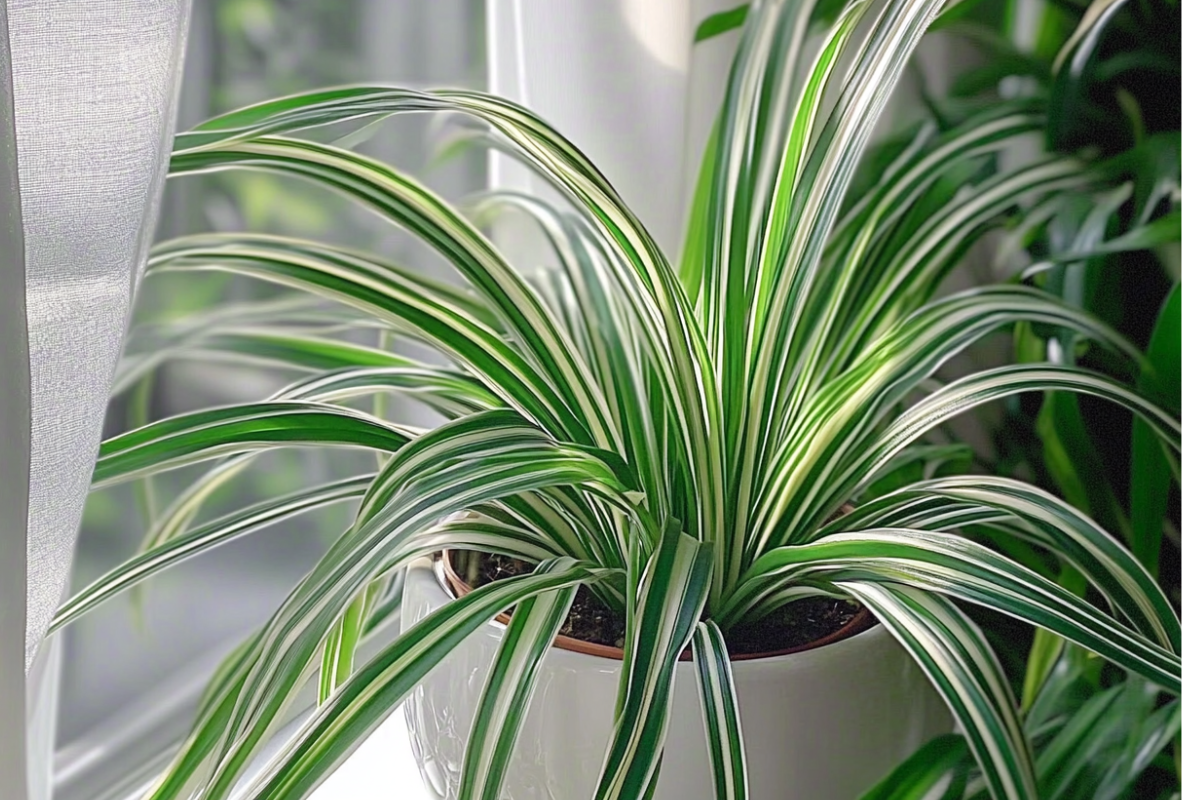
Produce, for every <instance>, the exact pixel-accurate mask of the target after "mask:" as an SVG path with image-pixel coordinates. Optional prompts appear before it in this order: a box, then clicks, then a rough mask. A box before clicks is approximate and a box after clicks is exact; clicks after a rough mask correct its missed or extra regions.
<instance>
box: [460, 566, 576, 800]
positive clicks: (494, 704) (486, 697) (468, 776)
mask: <svg viewBox="0 0 1200 800" xmlns="http://www.w3.org/2000/svg"><path fill="white" fill-rule="evenodd" d="M573 563H574V562H573V561H572V560H571V559H556V560H554V561H548V562H543V563H542V564H541V565H539V566H538V568H537V569H536V570H534V574H535V575H540V574H547V575H551V574H555V573H558V572H564V571H567V570H569V569H570V568H571V566H572V564H573ZM577 589H578V585H572V586H567V587H565V588H563V589H559V590H557V591H553V592H543V593H542V594H539V595H537V596H536V597H532V598H530V599H528V600H524V601H522V602H521V603H519V604H518V605H517V607H516V610H514V611H513V613H512V618H511V620H510V621H509V623H508V625H507V626H506V628H505V630H504V637H503V638H502V639H501V642H500V649H499V651H498V652H497V653H496V658H495V660H493V661H492V666H491V669H490V670H489V671H488V677H487V682H486V683H484V687H483V695H482V696H481V697H480V698H479V705H478V707H477V708H476V710H475V718H474V721H473V722H472V723H471V734H470V736H469V737H468V738H467V749H466V752H465V753H464V755H463V761H462V773H461V776H460V778H459V789H458V796H459V798H460V800H487V798H492V797H499V796H500V792H501V787H502V786H503V785H504V776H505V771H506V769H507V767H508V763H509V759H510V758H511V756H512V752H513V750H514V748H515V747H516V743H517V734H518V733H519V732H520V730H521V724H522V723H523V722H524V721H525V714H526V712H527V711H528V710H529V701H530V699H531V697H532V693H533V687H534V683H535V682H536V681H537V676H538V673H539V668H540V666H541V663H542V660H543V659H544V658H545V657H546V653H547V652H548V651H549V650H550V645H551V644H553V642H554V637H555V636H557V635H558V630H559V628H561V627H562V624H563V622H564V621H565V620H566V618H567V612H568V611H570V610H571V602H572V601H573V600H574V599H575V592H576V591H577Z"/></svg>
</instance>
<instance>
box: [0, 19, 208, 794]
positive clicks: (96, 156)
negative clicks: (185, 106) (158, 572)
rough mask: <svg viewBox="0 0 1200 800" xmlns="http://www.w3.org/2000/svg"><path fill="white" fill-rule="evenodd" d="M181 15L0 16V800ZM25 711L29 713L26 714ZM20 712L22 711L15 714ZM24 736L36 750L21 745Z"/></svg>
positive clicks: (108, 368) (120, 307) (42, 781)
mask: <svg viewBox="0 0 1200 800" xmlns="http://www.w3.org/2000/svg"><path fill="white" fill-rule="evenodd" d="M189 5H190V3H189V0H0V94H2V97H0V105H2V108H0V181H2V182H3V186H2V187H0V192H2V195H0V237H2V241H0V281H2V283H0V430H2V433H0V437H3V438H0V448H2V449H0V787H2V788H0V794H3V796H4V797H5V798H14V800H17V799H18V798H25V797H30V798H35V800H40V798H41V797H44V796H45V793H46V791H47V788H48V779H49V770H50V767H51V765H50V760H51V756H52V744H53V735H52V731H53V726H52V722H53V720H52V715H53V707H52V703H51V704H50V705H49V706H48V707H43V708H38V705H39V702H42V701H41V700H39V702H32V701H33V700H35V699H38V698H46V697H49V698H51V699H52V697H53V694H54V693H53V691H52V689H53V686H52V685H51V686H50V688H51V691H48V692H47V691H32V689H34V688H37V685H40V686H41V687H42V688H44V687H45V686H46V685H47V684H48V683H52V681H48V680H47V679H46V677H45V676H46V675H47V674H49V675H52V674H53V669H51V666H52V664H51V663H50V662H51V661H52V657H53V654H52V653H51V652H50V651H49V649H48V648H43V647H42V644H43V638H44V636H45V632H46V628H47V626H48V625H49V622H50V619H51V618H52V616H53V614H54V610H55V608H56V607H57V606H58V603H59V602H60V600H61V598H62V596H63V593H64V590H65V589H66V586H67V581H68V578H69V575H70V567H71V559H72V553H73V550H74V545H75V537H76V533H77V530H78V527H79V521H80V517H81V514H82V511H83V504H84V499H85V497H86V495H87V489H88V484H89V481H90V478H91V473H92V468H93V465H94V463H95V457H96V449H97V446H98V444H99V441H100V434H101V428H102V424H103V421H104V412H105V407H106V405H107V402H108V395H109V387H110V382H111V378H112V374H113V370H114V368H115V365H116V362H117V358H118V356H119V354H120V351H121V344H122V339H123V336H124V333H125V329H126V325H127V321H128V317H129V310H130V307H131V304H132V298H133V293H134V290H135V288H136V286H137V283H138V280H139V278H140V274H141V270H142V267H143V265H144V263H145V258H146V251H147V249H148V248H149V245H150V243H151V237H152V235H153V232H154V223H155V219H156V216H157V211H158V203H159V199H160V197H161V194H162V187H163V180H164V178H165V175H166V166H167V160H168V157H169V154H170V143H171V135H172V133H173V131H174V117H175V102H176V97H177V94H178V88H179V76H180V74H181V67H182V64H183V49H184V41H185V35H186V28H187V20H188V12H189ZM27 695H28V699H29V701H30V702H28V703H27ZM27 705H28V708H27V707H26V706H27ZM27 731H34V732H35V734H36V735H35V736H30V737H29V738H28V740H27V738H26V736H27Z"/></svg>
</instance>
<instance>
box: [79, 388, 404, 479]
mask: <svg viewBox="0 0 1200 800" xmlns="http://www.w3.org/2000/svg"><path fill="white" fill-rule="evenodd" d="M408 440H409V437H408V436H407V435H405V434H404V433H401V432H400V430H399V429H397V428H395V427H392V426H390V425H387V424H384V423H382V422H380V421H379V420H377V419H375V418H373V417H370V416H368V415H366V414H362V413H359V412H356V411H351V410H349V409H345V408H339V407H337V406H329V405H324V404H321V403H306V402H278V403H249V404H246V405H240V406H228V407H226V408H217V409H210V410H207V411H198V412H194V413H191V414H181V415H179V416H176V417H171V418H170V419H165V420H162V421H160V422H154V423H151V424H150V425H147V426H145V427H143V428H138V429H137V430H133V431H130V432H128V433H124V434H121V435H119V436H115V437H113V438H112V439H109V440H108V441H106V442H104V443H103V444H102V445H100V457H99V459H98V460H97V461H96V471H95V473H94V474H93V476H92V486H93V487H100V486H107V485H111V484H114V483H118V482H120V481H124V480H129V479H131V478H136V477H141V476H143V475H151V474H153V473H155V472H161V471H163V470H167V469H173V468H175V467H181V466H184V465H186V464H194V463H197V462H200V461H205V460H209V459H213V458H217V457H219V456H225V455H231V454H234V453H243V452H246V451H251V450H261V449H264V448H274V447H287V446H292V447H304V446H318V445H320V446H340V447H363V448H370V449H375V450H383V451H388V452H390V451H394V450H396V449H398V448H399V447H401V446H402V445H404V444H405V443H407V442H408Z"/></svg>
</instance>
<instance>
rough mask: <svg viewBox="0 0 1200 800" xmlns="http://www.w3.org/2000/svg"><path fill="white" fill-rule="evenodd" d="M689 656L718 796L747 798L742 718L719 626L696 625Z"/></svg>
mask: <svg viewBox="0 0 1200 800" xmlns="http://www.w3.org/2000/svg"><path fill="white" fill-rule="evenodd" d="M692 659H693V660H694V661H695V664H696V682H697V684H698V685H699V688H700V711H701V716H702V717H703V718H704V725H705V728H706V729H707V731H708V757H709V763H710V765H711V766H712V773H713V786H714V787H715V788H716V792H717V798H718V800H746V798H747V797H749V795H750V787H749V780H750V776H749V773H747V771H746V748H745V745H744V744H743V743H742V721H741V718H740V715H739V714H738V702H737V692H736V691H735V690H734V685H733V662H732V661H730V659H729V651H728V649H726V647H725V637H724V636H723V635H722V634H721V629H720V628H718V627H717V626H716V625H715V624H714V623H712V622H710V621H707V620H705V621H702V622H700V624H698V625H697V626H696V633H695V634H694V635H693V636H692Z"/></svg>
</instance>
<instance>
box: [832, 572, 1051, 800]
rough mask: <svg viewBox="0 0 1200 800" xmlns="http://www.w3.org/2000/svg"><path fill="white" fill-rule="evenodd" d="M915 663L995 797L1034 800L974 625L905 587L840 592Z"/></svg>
mask: <svg viewBox="0 0 1200 800" xmlns="http://www.w3.org/2000/svg"><path fill="white" fill-rule="evenodd" d="M839 585H840V586H841V587H842V588H843V589H845V590H846V591H848V592H849V593H850V594H852V595H853V596H854V597H855V598H857V599H858V600H859V601H860V602H861V603H862V604H863V605H865V606H867V608H869V609H871V612H872V613H874V614H875V616H876V617H878V618H879V621H880V622H881V623H883V625H884V626H885V627H886V628H887V629H888V630H889V631H891V633H892V635H893V636H895V637H896V639H897V640H898V641H899V642H900V643H901V644H902V645H904V647H905V649H906V650H908V652H909V653H910V654H911V655H912V656H913V658H915V659H916V661H917V663H918V664H919V665H920V666H921V669H922V670H924V672H925V674H926V675H927V676H928V677H929V679H930V681H932V682H933V684H934V686H936V687H937V689H938V691H939V692H940V693H941V695H942V697H943V698H944V699H945V700H946V703H947V705H949V706H950V709H951V710H952V711H953V712H954V716H955V717H956V718H957V720H958V723H959V725H961V726H962V729H963V733H964V736H965V737H966V740H967V744H968V745H969V746H970V748H971V752H972V753H973V754H974V756H975V762H976V764H977V765H978V766H979V768H980V769H981V770H982V771H983V775H984V778H985V780H986V782H987V785H988V787H989V788H990V789H991V793H992V796H993V797H997V798H999V797H1003V798H1006V800H1034V799H1035V798H1037V796H1038V793H1037V783H1036V781H1035V779H1034V771H1033V763H1032V759H1031V758H1030V753H1029V745H1028V743H1027V742H1026V740H1025V733H1024V731H1023V730H1022V729H1021V725H1020V721H1019V720H1018V718H1017V714H1016V702H1015V700H1014V699H1013V696H1012V692H1011V691H1010V689H1009V687H1008V680H1007V679H1006V678H1005V677H1004V674H1003V672H1002V671H1001V669H1000V665H999V663H998V662H997V660H996V655H995V653H993V652H992V649H991V647H990V646H989V645H988V643H987V641H986V640H985V639H984V637H983V632H982V631H980V630H979V628H978V626H976V625H975V623H973V622H971V620H970V619H968V618H967V616H966V615H965V614H963V613H962V612H961V611H959V610H958V609H957V608H955V607H954V605H953V604H951V603H950V602H949V601H947V600H944V599H942V598H940V597H938V596H937V595H933V594H929V593H927V592H922V591H920V590H917V589H913V588H910V587H905V586H894V585H889V584H884V583H878V584H876V583H864V582H854V581H847V582H843V583H841V584H839Z"/></svg>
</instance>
